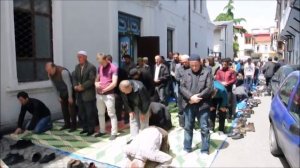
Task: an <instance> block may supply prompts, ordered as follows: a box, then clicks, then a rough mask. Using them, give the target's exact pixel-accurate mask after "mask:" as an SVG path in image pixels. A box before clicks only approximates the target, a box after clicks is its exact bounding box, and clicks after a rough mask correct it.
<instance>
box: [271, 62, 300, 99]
mask: <svg viewBox="0 0 300 168" xmlns="http://www.w3.org/2000/svg"><path fill="white" fill-rule="evenodd" d="M297 70H300V65H283V66H282V67H280V68H279V69H278V70H277V72H276V73H275V74H274V75H273V77H272V79H271V90H272V97H274V94H275V93H276V92H277V91H278V88H279V86H280V84H281V83H282V82H283V80H284V79H285V78H286V77H287V76H288V75H289V74H290V73H291V72H293V71H297Z"/></svg>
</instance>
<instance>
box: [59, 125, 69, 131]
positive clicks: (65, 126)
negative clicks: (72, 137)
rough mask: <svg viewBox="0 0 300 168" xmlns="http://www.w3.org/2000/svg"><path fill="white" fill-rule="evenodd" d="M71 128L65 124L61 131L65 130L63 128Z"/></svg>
mask: <svg viewBox="0 0 300 168" xmlns="http://www.w3.org/2000/svg"><path fill="white" fill-rule="evenodd" d="M69 128H70V126H67V125H64V126H62V127H61V128H60V129H59V130H60V131H63V130H65V129H69Z"/></svg>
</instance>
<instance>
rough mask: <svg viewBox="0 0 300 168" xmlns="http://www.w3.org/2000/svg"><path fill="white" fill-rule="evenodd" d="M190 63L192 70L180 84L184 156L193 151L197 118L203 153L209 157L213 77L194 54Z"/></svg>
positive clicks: (188, 71)
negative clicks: (183, 118) (209, 120)
mask: <svg viewBox="0 0 300 168" xmlns="http://www.w3.org/2000/svg"><path fill="white" fill-rule="evenodd" d="M189 63H190V69H189V70H187V71H186V73H185V75H184V77H183V79H182V80H181V82H180V91H181V93H182V96H183V99H184V101H183V107H184V117H185V126H184V142H183V145H184V149H183V150H184V152H183V154H186V153H189V152H191V151H192V140H193V129H194V125H195V118H197V120H198V122H200V123H199V125H200V128H201V140H202V145H201V153H202V154H203V155H205V156H207V155H208V153H209V141H210V135H209V127H208V118H209V108H210V99H211V93H212V89H213V80H212V79H213V77H212V75H211V73H210V72H209V71H208V70H207V69H205V68H203V67H202V65H201V62H200V56H199V55H196V54H192V55H191V57H190V58H189Z"/></svg>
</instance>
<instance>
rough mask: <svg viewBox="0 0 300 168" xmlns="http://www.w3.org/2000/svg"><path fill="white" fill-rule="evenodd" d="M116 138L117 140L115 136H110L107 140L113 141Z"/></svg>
mask: <svg viewBox="0 0 300 168" xmlns="http://www.w3.org/2000/svg"><path fill="white" fill-rule="evenodd" d="M116 138H117V135H111V136H110V138H109V140H111V141H113V140H115V139H116Z"/></svg>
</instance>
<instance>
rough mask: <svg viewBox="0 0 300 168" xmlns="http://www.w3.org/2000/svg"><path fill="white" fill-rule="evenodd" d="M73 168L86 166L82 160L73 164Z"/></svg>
mask: <svg viewBox="0 0 300 168" xmlns="http://www.w3.org/2000/svg"><path fill="white" fill-rule="evenodd" d="M72 168H84V164H83V163H82V162H81V161H80V160H76V161H75V162H74V163H73V164H72Z"/></svg>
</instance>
